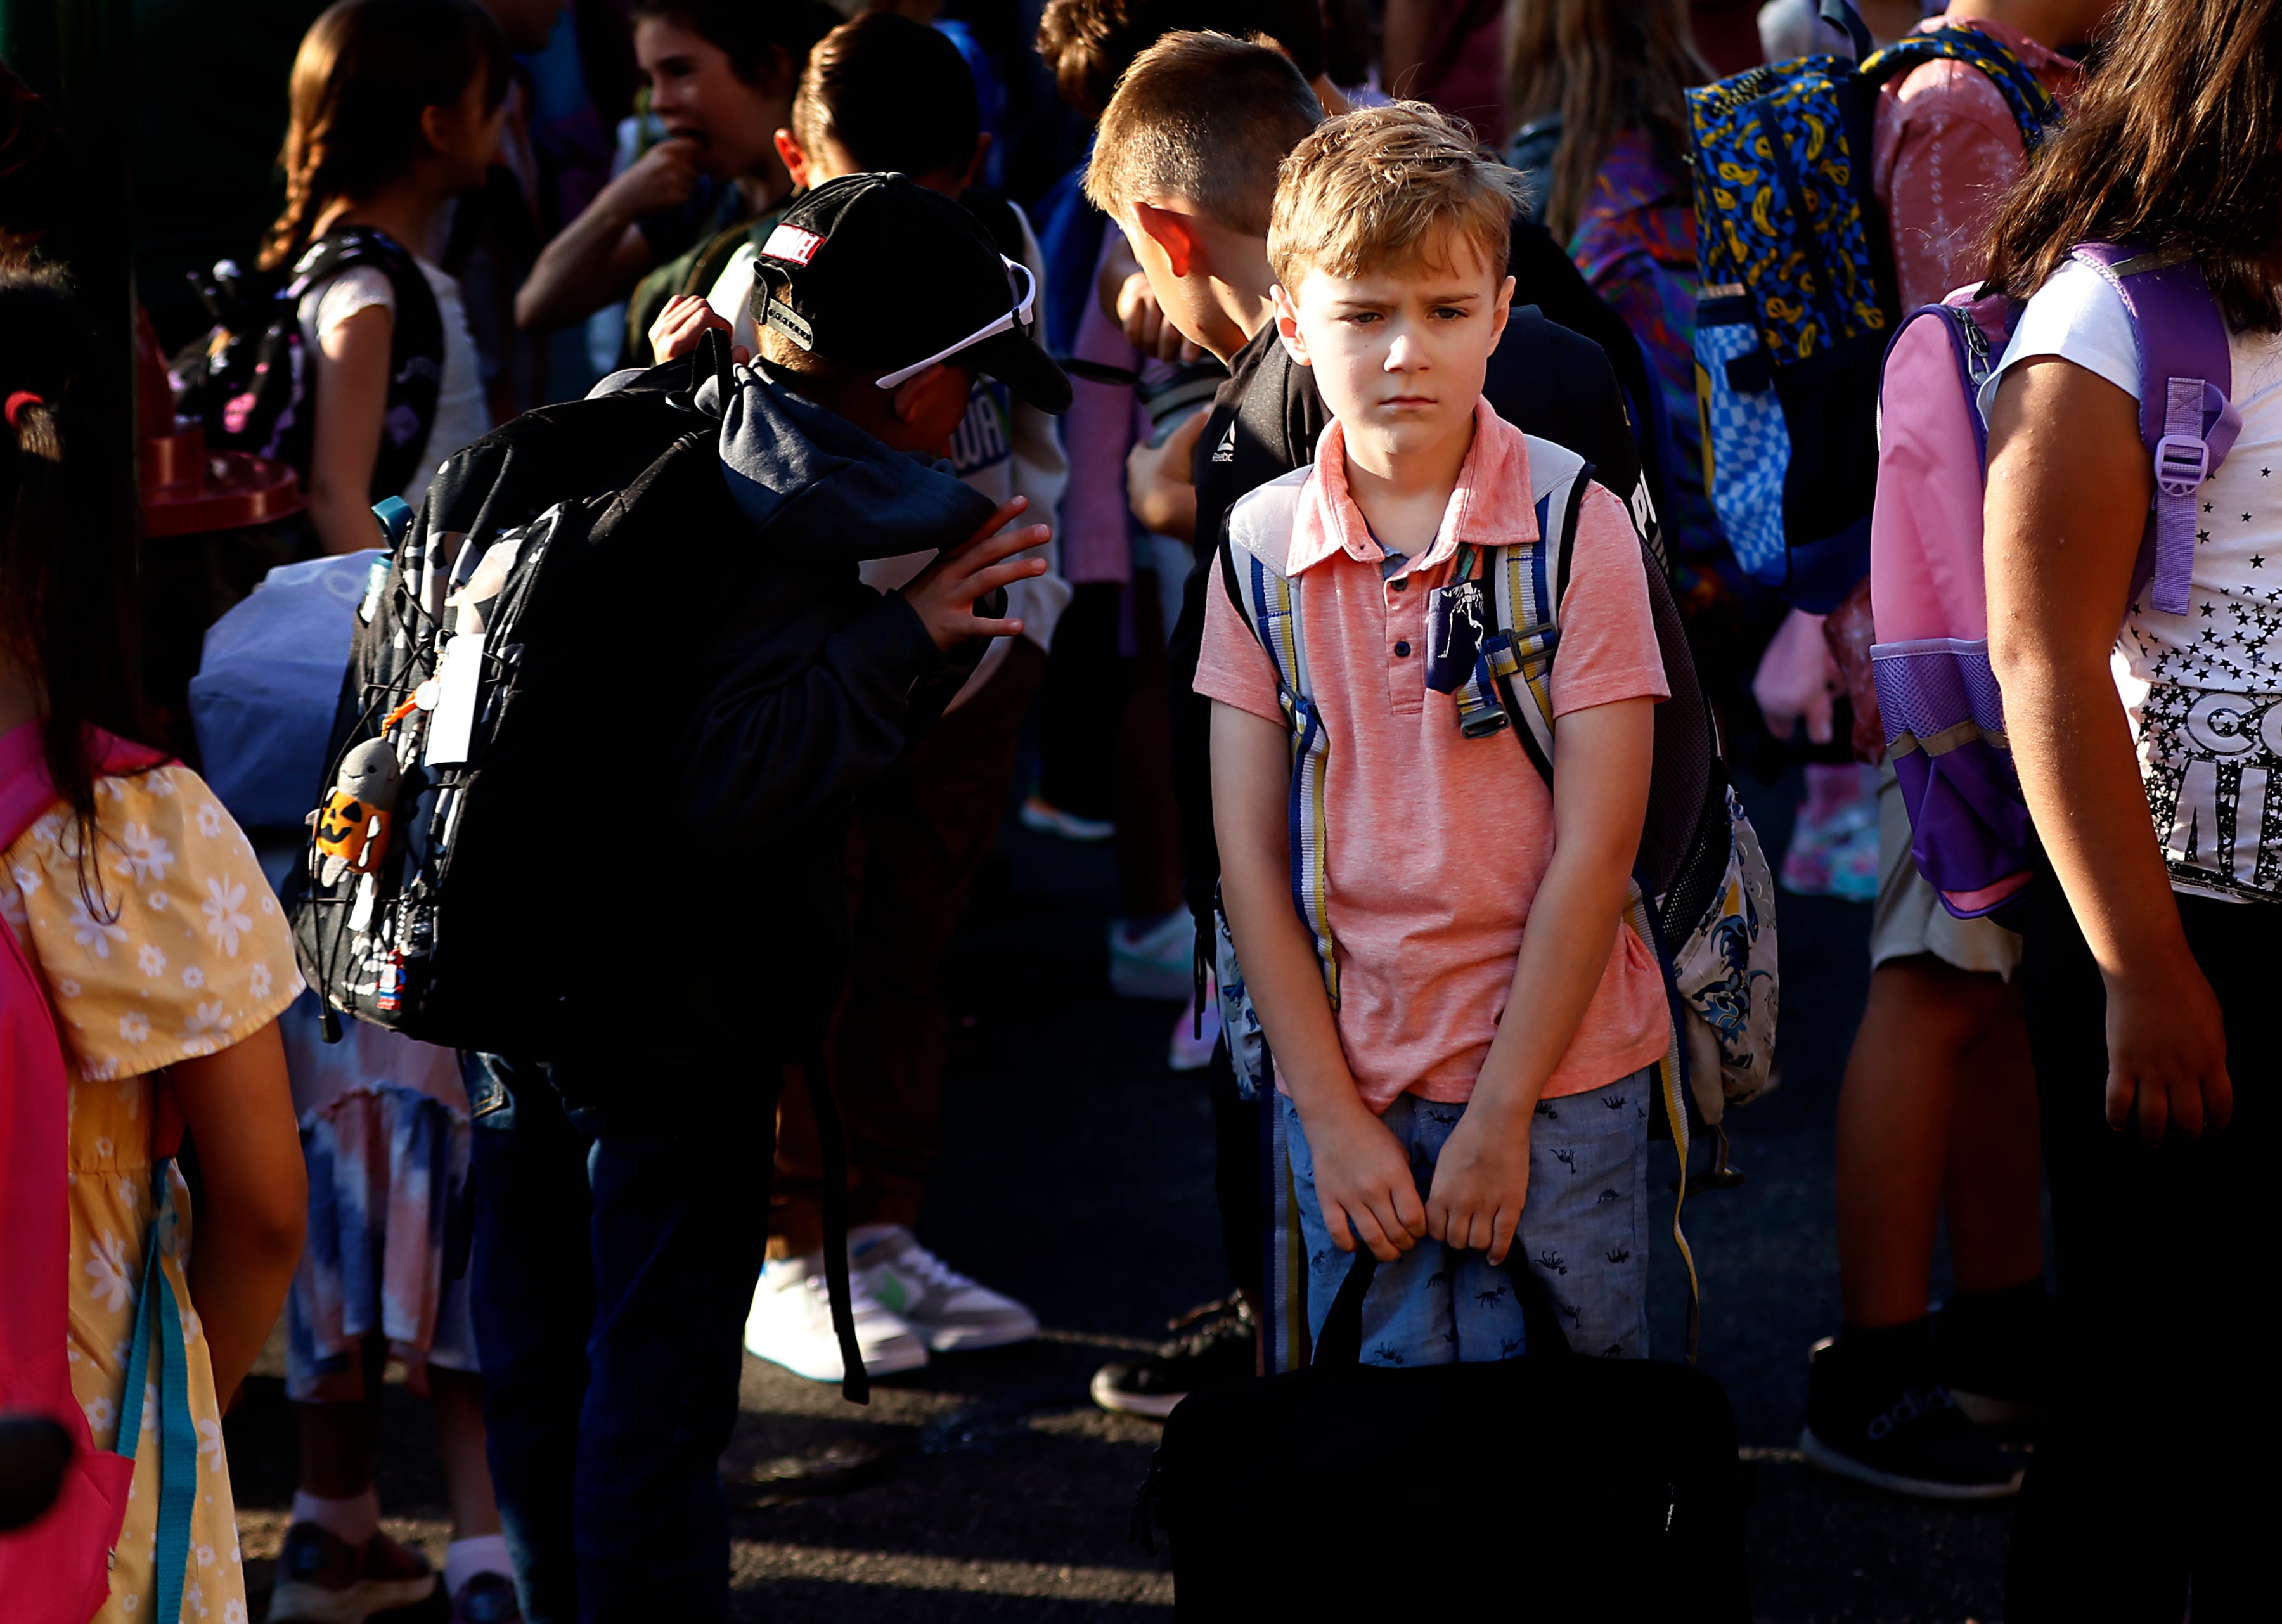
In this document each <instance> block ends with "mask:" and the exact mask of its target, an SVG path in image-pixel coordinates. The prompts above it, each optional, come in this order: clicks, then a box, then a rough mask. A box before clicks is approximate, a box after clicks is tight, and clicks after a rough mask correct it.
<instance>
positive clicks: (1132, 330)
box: [1117, 271, 1204, 361]
mask: <svg viewBox="0 0 2282 1624" xmlns="http://www.w3.org/2000/svg"><path fill="white" fill-rule="evenodd" d="M1117 324H1118V325H1119V326H1120V327H1122V328H1123V329H1124V330H1125V342H1126V343H1128V344H1129V345H1131V346H1133V347H1134V348H1135V349H1137V350H1138V351H1140V352H1141V354H1142V356H1143V358H1144V359H1146V358H1148V357H1151V356H1153V357H1155V358H1156V359H1157V360H1159V361H1197V360H1200V359H1201V358H1202V357H1203V355H1204V350H1203V348H1202V346H1199V345H1198V344H1196V343H1195V342H1194V341H1193V340H1191V338H1189V337H1188V336H1187V335H1186V334H1184V332H1182V331H1181V330H1180V329H1179V328H1177V327H1176V326H1174V325H1173V324H1172V322H1168V321H1167V320H1166V319H1165V307H1163V306H1162V305H1160V304H1159V303H1158V302H1157V291H1156V290H1155V289H1154V288H1153V287H1151V286H1150V285H1149V278H1148V277H1147V276H1145V275H1144V274H1143V273H1142V272H1140V271H1135V272H1134V273H1133V274H1132V275H1131V276H1128V277H1127V278H1126V279H1125V285H1124V286H1123V287H1122V288H1120V289H1118V290H1117Z"/></svg>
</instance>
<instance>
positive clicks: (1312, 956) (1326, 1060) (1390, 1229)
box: [1212, 700, 1426, 1263]
mask: <svg viewBox="0 0 2282 1624" xmlns="http://www.w3.org/2000/svg"><path fill="white" fill-rule="evenodd" d="M1291 760H1292V744H1291V737H1290V735H1289V734H1287V733H1286V732H1285V730H1284V728H1282V727H1279V726H1277V724H1276V723H1274V722H1271V721H1269V719H1267V718H1265V717H1261V716H1254V714H1252V712H1250V711H1244V710H1240V709H1238V707H1236V706H1234V705H1229V704H1223V703H1220V702H1219V701H1217V700H1215V702H1214V703H1213V708H1212V779H1213V827H1214V829H1215V832H1216V833H1217V835H1218V836H1219V840H1220V860H1221V881H1220V889H1221V901H1222V905H1223V906H1224V907H1226V908H1227V910H1228V925H1229V930H1230V934H1231V935H1233V936H1234V937H1235V938H1236V953H1237V957H1238V959H1239V960H1242V961H1243V964H1244V984H1245V986H1246V988H1247V989H1249V990H1250V991H1251V993H1252V1002H1253V1007H1254V1009H1256V1010H1257V1011H1258V1012H1259V1014H1260V1024H1261V1028H1262V1029H1263V1030H1265V1031H1266V1032H1267V1034H1268V1045H1269V1048H1270V1049H1271V1050H1272V1051H1273V1052H1274V1053H1275V1055H1276V1069H1277V1073H1278V1074H1279V1075H1280V1076H1282V1077H1283V1079H1284V1085H1285V1087H1286V1088H1287V1089H1289V1090H1290V1091H1291V1093H1292V1104H1294V1105H1296V1106H1297V1107H1299V1108H1300V1123H1301V1125H1302V1127H1304V1128H1305V1129H1306V1131H1307V1135H1308V1151H1309V1153H1310V1154H1311V1155H1312V1156H1313V1158H1314V1161H1315V1164H1316V1199H1317V1200H1318V1201H1321V1202H1322V1203H1323V1223H1324V1224H1325V1226H1326V1227H1328V1228H1329V1229H1330V1230H1331V1240H1332V1243H1333V1244H1334V1245H1336V1246H1337V1247H1339V1250H1340V1251H1342V1252H1352V1251H1354V1247H1355V1242H1356V1241H1357V1240H1360V1241H1361V1242H1362V1244H1363V1245H1364V1246H1366V1247H1370V1254H1371V1255H1372V1256H1373V1257H1376V1258H1378V1260H1379V1261H1380V1262H1381V1263H1391V1262H1393V1260H1394V1259H1395V1258H1396V1257H1397V1256H1399V1255H1401V1254H1402V1253H1404V1252H1408V1251H1409V1250H1410V1248H1411V1247H1414V1246H1416V1245H1417V1244H1418V1237H1419V1236H1420V1235H1422V1234H1424V1233H1425V1232H1426V1213H1425V1209H1424V1208H1423V1207H1421V1206H1420V1205H1419V1202H1418V1187H1417V1184H1416V1182H1415V1181H1414V1180H1413V1179H1412V1177H1411V1175H1410V1162H1409V1157H1407V1156H1405V1155H1404V1154H1403V1153H1402V1147H1401V1145H1399V1144H1397V1143H1396V1142H1395V1138H1394V1136H1393V1134H1391V1133H1389V1132H1388V1131H1386V1127H1385V1123H1381V1122H1380V1121H1379V1120H1378V1117H1377V1116H1375V1115H1372V1114H1371V1110H1370V1107H1368V1106H1366V1105H1364V1104H1363V1102H1362V1095H1361V1094H1360V1093H1358V1092H1356V1090H1355V1083H1354V1076H1353V1074H1352V1073H1350V1072H1349V1071H1348V1070H1347V1054H1346V1052H1345V1051H1344V1050H1342V1049H1341V1048H1340V1047H1339V1029H1338V1028H1337V1027H1336V1026H1335V1025H1333V1024H1332V1021H1331V999H1330V998H1328V997H1327V996H1326V995H1325V993H1324V991H1323V968H1322V966H1321V964H1320V963H1319V962H1318V960H1316V946H1315V944H1314V943H1313V942H1311V941H1310V940H1308V932H1307V930H1306V929H1304V928H1303V927H1302V926H1301V925H1300V916H1299V915H1298V914H1297V913H1293V912H1292V890H1291V882H1290V880H1289V878H1288V876H1289V875H1290V873H1291V857H1290V845H1289V839H1288V836H1287V835H1286V833H1285V817H1286V804H1287V802H1288V800H1289V797H1290V794H1291V783H1292V773H1291ZM1350 1224H1352V1225H1353V1228H1354V1234H1353V1236H1352V1237H1350V1235H1349V1233H1348V1228H1349V1225H1350Z"/></svg>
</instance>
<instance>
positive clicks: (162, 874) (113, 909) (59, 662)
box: [0, 271, 306, 1624]
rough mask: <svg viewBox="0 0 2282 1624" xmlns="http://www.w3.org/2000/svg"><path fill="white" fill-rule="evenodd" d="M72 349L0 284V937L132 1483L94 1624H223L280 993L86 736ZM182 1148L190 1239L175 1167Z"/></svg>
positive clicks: (92, 1418)
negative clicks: (32, 1001) (233, 1453)
mask: <svg viewBox="0 0 2282 1624" xmlns="http://www.w3.org/2000/svg"><path fill="white" fill-rule="evenodd" d="M84 330H85V329H84V323H83V321H82V318H81V316H80V315H79V314H78V311H77V309H76V307H75V306H74V302H73V300H72V299H71V297H70V295H69V293H68V292H67V291H66V286H65V284H64V283H63V282H62V281H61V279H60V278H58V277H57V276H53V275H51V274H48V273H42V272H23V271H15V272H9V273H6V274H0V402H4V405H0V417H4V426H0V786H5V785H13V786H15V787H16V788H17V789H18V790H19V792H20V791H22V790H24V789H27V787H28V788H29V789H32V790H34V791H35V792H37V791H41V790H43V791H44V792H45V796H46V798H47V799H48V800H49V801H50V802H51V804H50V806H49V809H48V810H47V811H46V812H43V813H41V814H40V815H38V816H36V817H35V818H34V819H33V820H32V821H31V823H30V826H29V828H27V829H25V831H24V832H23V833H22V834H21V835H19V836H18V837H17V838H15V839H14V840H13V841H12V842H11V843H9V844H8V845H7V846H6V848H5V850H4V851H0V919H4V921H5V923H6V928H7V929H8V930H9V931H10V932H12V935H13V936H14V938H15V942H16V944H17V945H18V946H19V947H20V948H21V949H22V951H23V953H24V956H25V957H26V959H27V960H28V961H29V963H30V966H31V967H32V968H33V969H34V970H35V972H36V973H37V975H38V978H39V980H40V982H41V983H43V986H44V988H45V990H46V992H47V995H48V1001H49V1004H50V1009H51V1011H52V1013H53V1014H54V1017H55V1026H56V1030H58V1033H59V1034H60V1036H61V1037H62V1040H63V1048H64V1051H65V1059H66V1065H67V1071H68V1076H69V1086H70V1101H69V1105H70V1129H69V1138H68V1173H67V1192H68V1195H67V1199H68V1204H69V1208H70V1221H71V1259H70V1273H69V1280H70V1286H69V1293H70V1295H69V1304H68V1313H69V1342H68V1348H67V1356H68V1358H69V1360H70V1370H71V1379H72V1388H73V1393H74V1396H75V1397H76V1398H77V1400H78V1402H79V1404H80V1408H81V1409H82V1411H83V1412H84V1413H85V1415H86V1417H87V1421H88V1426H89V1433H90V1434H91V1436H92V1441H93V1444H94V1447H95V1448H96V1449H97V1450H99V1451H113V1452H116V1453H117V1454H120V1455H131V1456H132V1457H133V1462H134V1464H133V1477H132V1488H131V1489H130V1490H129V1492H128V1496H127V1499H126V1504H125V1518H124V1525H123V1527H120V1531H119V1535H118V1538H117V1541H116V1542H115V1543H114V1544H113V1547H112V1556H111V1564H110V1593H109V1596H108V1597H107V1598H106V1599H105V1602H104V1604H103V1605H102V1606H101V1607H100V1608H99V1609H98V1610H97V1612H96V1613H95V1615H94V1616H95V1618H96V1620H99V1621H100V1624H129V1621H130V1620H131V1621H132V1624H175V1621H176V1620H181V1621H182V1624H248V1620H247V1612H246V1605H245V1578H244V1575H243V1573H241V1571H240V1567H239V1558H238V1548H237V1527H236V1522H235V1514H234V1511H233V1509H232V1504H231V1500H230V1490H229V1465H228V1462H227V1460H226V1459H225V1458H224V1455H223V1449H222V1436H221V1415H222V1410H223V1407H224V1403H226V1401H227V1399H228V1397H229V1395H230V1394H232V1393H233V1392H234V1391H235V1390H236V1388H237V1384H238V1382H239V1381H240V1380H241V1379H243V1378H244V1377H245V1372H246V1370H247V1368H248V1367H249V1366H250V1365H251V1364H252V1362H253V1358H254V1356H255V1354H256V1353H257V1352H258V1351H259V1350H260V1346H261V1343H262V1341H263V1340H264V1338H265V1337H266V1336H267V1335H268V1331H269V1328H270V1327H271V1326H272V1325H275V1324H276V1320H277V1313H278V1309H279V1307H280V1305H281V1304H282V1303H283V1301H284V1297H285V1291H286V1286H287V1285H288V1283H289V1282H290V1281H291V1277H292V1272H293V1266H294V1261H295V1258H296V1256H297V1255H298V1254H299V1248H300V1239H301V1226H302V1222H303V1210H304V1206H305V1201H306V1186H305V1183H304V1173H303V1165H302V1158H301V1149H300V1142H299V1135H298V1133H297V1131H296V1128H295V1123H294V1118H293V1108H292V1102H291V1094H290V1092H289V1090H288V1085H287V1082H286V1075H285V1064H284V1057H283V1049H282V1047H281V1045H280V1044H279V1042H278V1037H277V1033H276V1024H275V1022H276V1015H277V1014H278V1012H279V1011H280V1010H282V1009H283V1008H284V1007H285V1006H286V1005H288V1004H290V1003H291V1001H292V999H293V997H294V995H295V994H296V993H297V992H298V991H299V990H300V986H301V979H300V976H299V974H298V973H297V972H296V970H295V968H294V961H293V948H292V941H291V935H290V933H289V932H288V930H287V929H286V924H285V921H284V918H283V913H282V912H281V911H280V909H279V908H278V905H277V903H276V898H275V897H273V896H272V895H271V893H270V891H269V888H268V885H267V884H265V883H264V882H263V880H262V877H261V871H260V868H259V867H258V866H256V864H255V861H254V857H253V852H252V848H251V847H249V846H248V844H247V843H246V840H245V835H242V834H241V833H240V832H239V831H238V828H237V825H236V824H235V823H233V822H232V821H231V820H230V819H229V816H228V814H226V813H225V812H223V811H222V810H221V805H220V804H219V803H217V802H216V801H215V799H214V797H213V795H212V794H211V793H210V792H209V791H208V790H207V789H206V785H205V783H204V782H203V781H201V780H200V779H199V778H198V775H197V774H196V773H192V772H190V770H189V769H188V768H186V767H184V766H182V765H179V764H177V763H173V762H168V761H165V760H163V759H162V758H159V757H158V755H157V754H156V753H155V752H152V751H149V750H143V749H141V748H140V747H138V746H135V745H130V744H127V743H125V742H122V741H120V740H119V739H117V738H114V737H113V736H112V735H110V734H104V733H101V732H98V731H97V726H98V725H99V724H101V723H105V722H110V723H112V724H113V725H114V726H117V725H120V724H121V723H122V722H123V721H124V719H125V718H126V716H127V714H128V711H129V710H130V708H131V707H130V704H129V703H128V695H126V693H125V692H124V691H123V683H122V678H121V675H120V673H122V672H125V671H126V670H127V669H128V657H127V650H126V647H125V641H124V639H123V637H122V635H121V634H120V628H119V620H118V614H117V605H118V604H119V602H120V597H121V594H120V582H121V580H122V579H123V568H122V566H123V563H124V560H125V558H126V556H127V554H126V551H125V542H124V539H123V538H119V537H115V536H113V535H109V534H106V520H107V517H108V515H109V514H110V512H111V511H112V510H113V509H115V508H116V506H117V504H116V503H115V502H105V501H97V500H89V496H88V494H87V493H84V492H82V490H81V489H79V488H78V487H79V486H80V485H81V484H82V475H81V472H80V471H79V470H74V468H73V467H72V466H71V464H70V463H69V462H68V461H67V460H66V456H65V450H66V445H67V443H68V440H69V439H70V436H71V432H72V420H71V409H70V406H69V404H68V400H67V391H68V388H69V384H70V379H71V377H72V375H73V374H74V372H75V371H76V370H77V369H78V368H79V365H80V364H81V361H82V356H83V354H84V340H83V337H82V335H83V333H84ZM19 821H20V820H19ZM185 1137H187V1138H190V1139H191V1140H194V1141H195V1142H196V1145H197V1148H198V1166H199V1169H200V1174H201V1187H202V1191H203V1197H202V1199H203V1202H204V1204H203V1206H202V1208H201V1209H200V1210H199V1212H198V1215H197V1223H196V1225H195V1229H194V1228H193V1225H192V1222H191V1212H190V1193H189V1191H188V1189H187V1187H186V1186H185V1185H184V1183H183V1181H182V1176H181V1174H180V1173H179V1172H178V1171H176V1170H175V1165H174V1162H173V1156H174V1154H175V1150H176V1149H177V1148H178V1147H179V1146H180V1144H181V1142H182V1139H183V1138H185ZM130 1370H131V1371H136V1372H137V1373H138V1374H139V1375H140V1376H141V1377H142V1379H140V1380H138V1381H137V1382H136V1383H135V1384H133V1386H134V1387H136V1388H137V1389H139V1390H130V1382H129V1372H130ZM130 1427H131V1428H132V1432H131V1434H129V1435H127V1436H122V1435H121V1434H122V1433H128V1429H129V1428H130Z"/></svg>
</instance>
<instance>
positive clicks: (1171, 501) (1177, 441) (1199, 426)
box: [1125, 407, 1212, 543]
mask: <svg viewBox="0 0 2282 1624" xmlns="http://www.w3.org/2000/svg"><path fill="white" fill-rule="evenodd" d="M1211 415H1212V414H1211V413H1210V412H1208V411H1207V410H1205V409H1204V408H1201V407H1199V408H1198V409H1197V410H1195V411H1193V412H1191V413H1190V414H1189V415H1188V416H1186V417H1184V418H1183V419H1182V420H1181V422H1180V423H1177V424H1176V425H1175V427H1174V429H1173V431H1172V432H1171V433H1170V434H1168V435H1167V436H1165V443H1164V444H1163V445H1161V446H1153V445H1151V444H1150V443H1149V442H1148V441H1147V440H1143V441H1141V442H1140V443H1139V444H1137V445H1136V446H1135V447H1133V449H1132V450H1130V451H1129V452H1127V453H1126V454H1125V500H1126V504H1127V506H1129V507H1130V508H1131V509H1133V517H1135V518H1137V519H1138V520H1140V521H1141V528H1142V529H1144V530H1149V531H1154V532H1156V533H1157V534H1159V535H1160V536H1170V537H1172V538H1173V539H1174V540H1176V541H1187V542H1191V543H1193V542H1194V541H1195V540H1196V530H1197V476H1196V466H1195V465H1196V460H1197V439H1198V437H1199V435H1201V434H1202V433H1203V432H1204V431H1205V419H1206V418H1207V417H1208V416H1211Z"/></svg>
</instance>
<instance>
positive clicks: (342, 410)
mask: <svg viewBox="0 0 2282 1624" xmlns="http://www.w3.org/2000/svg"><path fill="white" fill-rule="evenodd" d="M395 329H396V317H395V315H393V313H392V312H391V311H390V310H389V309H388V308H387V307H384V306H381V305H367V306H366V307H364V308H363V309H361V310H360V311H358V312H357V313H356V314H355V315H353V316H350V317H349V318H348V319H347V320H346V321H345V322H338V323H336V324H335V325H333V326H332V327H330V328H328V329H327V330H325V331H323V332H322V333H320V334H319V335H318V343H317V354H316V363H317V408H316V409H317V417H316V439H315V443H314V445H313V446H311V447H310V448H309V522H310V523H311V524H314V525H315V526H316V527H317V539H318V540H320V541H322V542H323V543H324V546H325V550H326V551H327V552H329V553H353V552H356V551H359V550H360V549H361V548H368V547H377V546H379V545H380V532H379V531H378V529H376V527H375V525H374V524H373V517H372V468H373V464H374V463H376V462H378V461H380V432H381V424H382V420H383V419H384V418H385V417H386V416H387V414H388V346H389V342H390V339H391V338H392V336H393V334H394V332H395Z"/></svg>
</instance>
